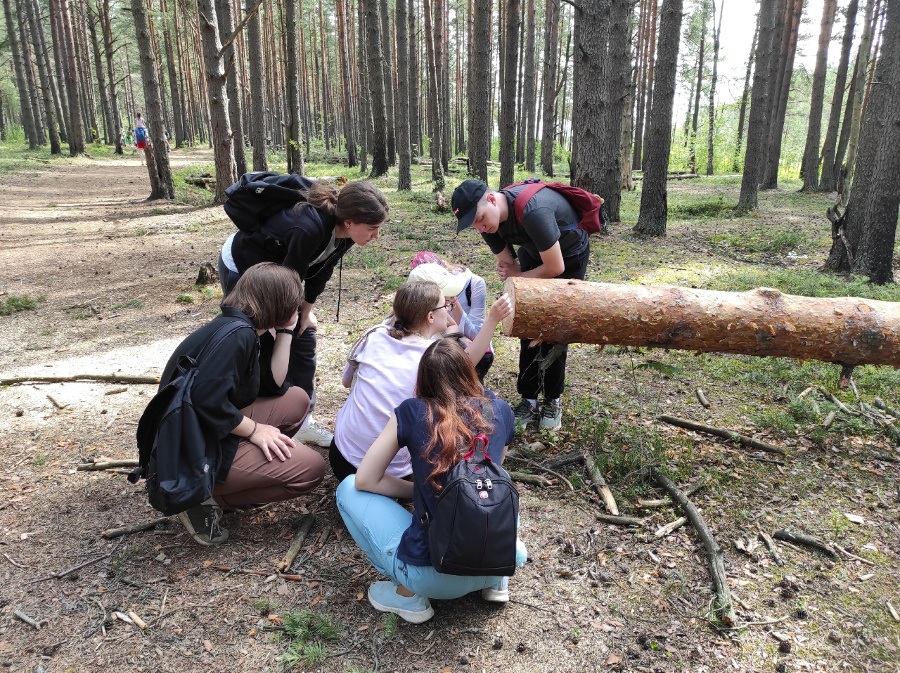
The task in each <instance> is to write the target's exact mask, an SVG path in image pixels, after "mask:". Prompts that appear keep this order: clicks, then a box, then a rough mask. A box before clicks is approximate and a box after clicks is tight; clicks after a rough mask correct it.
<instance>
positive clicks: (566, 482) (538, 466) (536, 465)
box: [509, 456, 575, 491]
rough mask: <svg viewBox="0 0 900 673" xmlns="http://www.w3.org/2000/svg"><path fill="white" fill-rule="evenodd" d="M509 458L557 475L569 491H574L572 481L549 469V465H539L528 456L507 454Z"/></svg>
mask: <svg viewBox="0 0 900 673" xmlns="http://www.w3.org/2000/svg"><path fill="white" fill-rule="evenodd" d="M509 459H511V460H517V461H519V462H520V463H525V464H526V465H531V466H532V467H534V468H536V469H538V470H543V471H544V472H549V473H550V474H552V475H553V476H554V477H557V478H559V479H561V480H562V481H563V482H565V484H566V486H568V487H569V490H570V491H574V490H575V487H574V486H572V482H571V481H569V480H568V479H566V478H565V477H564V476H562V475H561V474H560V473H559V472H556V471H555V470H551V469H550V468H549V467H544V466H543V465H541V464H540V463H536V462H535V461H533V460H529V459H528V458H519V457H518V456H509ZM516 474H521V473H520V472H517V473H516Z"/></svg>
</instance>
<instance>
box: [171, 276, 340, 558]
mask: <svg viewBox="0 0 900 673" xmlns="http://www.w3.org/2000/svg"><path fill="white" fill-rule="evenodd" d="M301 297H302V287H301V284H300V278H299V276H298V275H297V273H296V272H295V271H293V270H291V269H288V268H286V267H283V266H280V265H278V264H273V263H271V262H267V263H263V264H257V265H255V266H253V267H251V268H249V269H247V271H246V272H245V273H244V274H243V275H242V276H241V278H240V280H238V281H237V284H236V285H235V286H234V289H233V290H232V291H231V293H230V294H229V295H228V297H227V298H226V299H225V300H224V301H223V302H222V315H220V316H218V317H217V318H215V319H214V320H212V321H211V322H210V323H208V324H207V325H205V326H204V327H201V328H200V329H198V330H197V331H196V332H194V333H193V334H191V335H190V336H188V337H187V338H186V339H185V340H184V341H182V342H181V344H180V345H179V346H178V348H176V349H175V352H174V353H173V354H172V357H171V358H169V362H168V364H166V368H165V369H164V370H163V374H162V377H161V378H160V384H159V385H160V390H162V389H163V388H164V387H165V386H166V385H167V384H168V383H169V382H170V381H171V380H172V379H173V378H174V377H175V376H177V375H178V370H177V368H176V365H177V363H178V360H179V358H180V357H181V356H182V355H187V356H189V357H191V358H195V359H196V358H197V356H198V355H199V354H200V352H201V350H202V349H203V346H204V344H206V342H207V341H208V340H209V339H210V337H212V335H214V334H215V333H216V332H217V331H218V330H219V329H220V328H222V327H223V326H224V325H225V324H226V323H229V322H242V323H245V324H246V326H247V327H248V328H250V329H236V330H234V331H233V332H231V333H229V334H228V335H227V336H226V337H225V339H224V340H223V341H222V342H221V343H220V344H219V345H218V346H217V347H216V350H215V351H214V352H213V353H211V354H210V355H211V356H210V357H204V358H202V359H201V361H200V362H199V363H198V365H197V376H196V379H195V380H194V383H193V386H192V388H191V395H192V399H193V404H194V409H195V411H196V414H197V416H198V418H199V419H200V421H201V423H203V424H204V425H205V426H206V428H207V429H208V430H210V432H211V434H215V436H217V437H218V438H219V447H220V451H221V460H220V467H219V471H218V473H217V474H216V486H215V489H214V490H213V497H212V498H210V499H209V500H207V501H205V502H203V503H202V504H200V505H197V506H196V507H193V508H191V509H189V510H187V511H186V512H182V513H181V514H179V515H178V516H179V518H180V519H181V521H182V523H183V524H184V526H185V528H187V530H188V532H189V533H190V534H191V536H192V537H193V538H194V539H195V540H196V541H197V542H199V543H200V544H204V545H209V544H216V543H219V542H224V541H225V540H226V539H227V538H228V531H227V530H226V529H224V528H222V526H221V514H222V510H221V507H222V506H224V507H227V508H237V507H242V506H246V505H259V504H264V503H268V502H276V501H280V500H289V499H291V498H296V497H297V496H300V495H303V494H304V493H307V492H308V491H310V490H312V489H313V488H315V487H316V486H318V484H319V483H320V482H321V481H322V478H323V477H324V475H325V461H324V460H323V459H322V457H321V456H320V455H319V454H318V453H316V452H315V451H313V450H312V449H310V448H308V447H306V446H304V445H302V444H298V443H295V442H294V441H293V440H292V439H291V435H293V434H294V433H295V432H296V431H297V429H298V428H299V427H300V425H301V424H302V423H303V419H304V418H305V417H306V414H307V412H308V410H309V396H308V395H307V393H306V392H305V391H304V390H303V389H302V388H297V387H291V386H290V385H289V384H288V383H287V382H286V381H285V375H286V374H287V367H288V358H289V356H290V346H291V338H292V334H293V328H294V326H295V325H296V323H297V307H298V306H300V300H301ZM269 331H273V332H274V334H275V338H274V341H273V340H271V339H269V340H265V341H263V342H262V343H263V344H267V345H263V346H262V347H261V341H260V338H259V337H260V335H262V334H264V333H266V332H269Z"/></svg>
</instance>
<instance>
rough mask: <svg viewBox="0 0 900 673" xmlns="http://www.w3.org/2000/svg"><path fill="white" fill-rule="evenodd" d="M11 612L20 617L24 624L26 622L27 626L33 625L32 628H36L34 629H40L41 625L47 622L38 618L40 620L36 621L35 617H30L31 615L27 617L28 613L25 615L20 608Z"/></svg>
mask: <svg viewBox="0 0 900 673" xmlns="http://www.w3.org/2000/svg"><path fill="white" fill-rule="evenodd" d="M13 614H14V615H15V616H16V617H18V618H19V619H21V620H22V621H23V622H25V623H26V624H28V626H33V627H34V628H36V629H38V630H40V628H41V626H43V625H44V624H45V623H46V622H47V620H46V619H42V620H40V621H38V620H36V619H32V618H31V617H29V616H28V615H26V614H25V613H24V612H22V611H21V610H13Z"/></svg>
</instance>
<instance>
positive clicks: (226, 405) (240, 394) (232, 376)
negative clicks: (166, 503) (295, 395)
mask: <svg viewBox="0 0 900 673" xmlns="http://www.w3.org/2000/svg"><path fill="white" fill-rule="evenodd" d="M235 320H240V321H243V322H246V323H247V325H248V326H249V327H250V328H251V329H239V330H236V331H234V332H233V333H231V334H230V335H229V336H228V337H227V338H226V339H225V340H224V341H223V342H222V343H220V344H219V346H218V347H217V348H216V349H215V351H213V352H212V353H211V354H209V355H207V356H205V357H204V359H203V361H202V362H200V363H199V364H198V370H197V377H196V378H195V379H194V385H193V387H192V388H191V398H192V401H193V403H194V410H195V412H196V414H197V417H198V418H199V419H200V420H201V422H202V423H203V424H204V425H205V426H207V428H209V430H210V431H211V432H212V433H214V434H215V435H216V436H217V437H218V438H219V445H220V450H221V452H222V453H221V456H222V461H221V464H220V467H219V471H218V473H217V474H216V481H218V482H223V481H225V479H226V478H227V477H228V471H229V470H230V469H231V463H232V462H233V461H234V456H235V454H236V453H237V448H238V443H239V442H240V439H241V438H240V437H238V436H237V435H232V434H231V431H232V430H234V429H235V428H236V427H237V426H238V425H239V424H240V422H241V421H242V420H244V415H243V414H242V413H241V411H240V410H241V409H243V408H244V407H247V406H249V405H250V404H252V403H253V402H254V401H255V400H256V398H257V397H276V396H279V395H283V394H284V393H285V391H286V390H287V389H288V388H289V387H290V384H288V383H287V382H285V383H283V384H282V385H280V386H279V385H276V383H275V379H274V377H273V376H272V347H273V345H269V346H268V348H262V349H261V348H260V340H259V338H258V337H257V335H256V329H255V328H254V327H253V323H252V322H251V321H250V319H249V318H248V317H247V316H246V315H244V314H243V313H242V312H241V311H239V310H237V309H236V308H232V307H230V306H225V307H223V308H222V315H220V316H218V317H216V318H215V319H213V320H212V321H211V322H209V323H207V324H206V325H204V326H203V327H201V328H200V329H198V330H197V331H196V332H194V333H193V334H191V335H189V336H188V337H187V338H186V339H185V340H184V341H182V342H181V343H180V344H179V345H178V348H176V349H175V352H174V353H173V354H172V357H170V358H169V362H168V363H167V364H166V367H165V369H163V373H162V376H161V377H160V380H159V389H160V390H162V389H163V388H165V386H166V385H167V384H168V383H169V382H170V381H171V380H172V379H173V378H174V377H175V376H177V369H176V367H175V366H176V364H177V363H178V358H180V357H181V356H182V355H187V356H188V357H191V358H195V359H196V358H197V356H198V355H199V354H200V351H201V350H202V349H203V345H204V344H205V343H206V341H207V340H208V339H209V338H210V337H211V336H212V335H213V334H214V333H215V332H216V330H218V329H219V328H220V327H222V326H223V325H224V324H225V323H227V322H233V321H235ZM268 341H269V342H271V344H274V342H272V340H271V339H269V340H268Z"/></svg>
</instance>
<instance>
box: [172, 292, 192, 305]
mask: <svg viewBox="0 0 900 673" xmlns="http://www.w3.org/2000/svg"><path fill="white" fill-rule="evenodd" d="M175 301H177V302H178V303H179V304H193V303H194V297H193V296H191V295H189V294H180V295H178V296H177V297H175Z"/></svg>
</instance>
